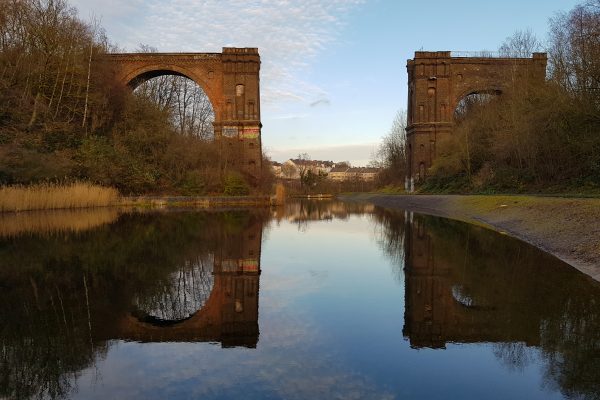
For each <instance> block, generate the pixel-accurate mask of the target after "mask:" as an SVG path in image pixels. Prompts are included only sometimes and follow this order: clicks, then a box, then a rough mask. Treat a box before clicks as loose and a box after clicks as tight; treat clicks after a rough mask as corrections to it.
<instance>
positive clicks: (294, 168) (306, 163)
mask: <svg viewBox="0 0 600 400" xmlns="http://www.w3.org/2000/svg"><path fill="white" fill-rule="evenodd" d="M334 166H335V163H334V162H333V161H321V160H302V159H298V158H295V159H289V160H287V161H286V162H284V163H283V164H282V165H281V177H282V178H285V179H300V173H301V172H302V171H312V172H313V173H314V174H321V175H328V174H329V171H331V169H332V168H333V167H334Z"/></svg>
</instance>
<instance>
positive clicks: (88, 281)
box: [0, 211, 265, 399]
mask: <svg viewBox="0 0 600 400" xmlns="http://www.w3.org/2000/svg"><path fill="white" fill-rule="evenodd" d="M263 218H265V213H264V212H260V211H259V212H256V213H252V212H233V211H231V212H212V213H208V212H207V213H164V214H141V215H135V214H134V215H130V214H125V215H121V216H120V217H119V218H118V220H117V221H116V222H115V223H113V224H111V225H101V226H99V227H97V228H95V229H90V230H88V231H82V232H77V233H61V234H60V235H49V234H47V233H44V234H43V235H34V234H27V235H23V236H19V237H11V238H4V239H0V321H2V324H1V325H0V349H1V350H0V398H10V399H13V398H15V399H24V398H31V397H49V398H63V397H69V393H70V392H71V391H72V390H73V389H74V385H75V382H76V378H77V376H78V375H79V372H80V371H81V370H83V369H85V368H87V367H89V366H91V365H93V364H94V363H95V360H96V359H97V358H98V357H102V356H103V354H105V353H106V351H107V349H108V344H107V341H106V340H107V339H109V338H114V337H115V330H116V329H118V327H117V322H118V321H119V320H120V319H121V318H122V316H124V315H130V312H131V311H134V310H135V309H136V308H138V307H139V306H140V305H145V306H147V307H145V308H144V311H149V312H152V313H153V314H152V315H154V316H156V317H158V318H164V319H176V318H180V317H185V315H186V314H187V315H189V313H190V312H194V311H195V310H193V308H194V307H196V306H199V305H201V304H204V302H205V301H206V298H207V297H208V293H210V291H209V290H210V289H209V288H210V287H212V279H213V275H212V269H213V261H214V260H213V254H217V253H219V252H220V251H221V248H222V247H223V245H224V244H225V243H224V241H223V238H224V237H232V238H234V237H240V236H239V233H240V232H243V231H244V228H245V227H246V226H255V225H257V226H258V227H259V228H260V226H261V225H260V221H262V220H263ZM236 235H237V236H236ZM258 242H259V243H260V239H258ZM162 307H166V308H164V309H163V308H162Z"/></svg>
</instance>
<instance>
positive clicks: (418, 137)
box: [406, 51, 547, 188]
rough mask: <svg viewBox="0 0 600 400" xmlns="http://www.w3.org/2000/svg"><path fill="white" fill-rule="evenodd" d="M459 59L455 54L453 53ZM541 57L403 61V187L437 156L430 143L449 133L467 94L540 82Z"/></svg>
mask: <svg viewBox="0 0 600 400" xmlns="http://www.w3.org/2000/svg"><path fill="white" fill-rule="evenodd" d="M459 55H460V54H459ZM546 62H547V55H546V53H533V56H532V57H531V58H502V57H493V56H488V55H484V56H481V57H460V56H454V54H453V53H452V52H450V51H433V52H431V51H417V52H415V57H414V59H412V60H408V62H407V64H406V69H407V71H408V110H407V117H408V120H407V128H406V134H407V142H408V160H407V161H408V172H407V186H410V187H411V188H414V184H415V183H418V182H419V181H422V180H423V178H425V176H426V175H427V170H428V169H429V168H430V167H431V165H432V163H433V161H434V160H435V158H436V155H437V150H438V149H437V148H436V144H438V143H439V142H442V141H443V140H444V139H446V138H447V137H449V136H450V135H452V131H453V126H454V110H456V108H457V106H458V104H459V103H460V101H461V100H462V99H463V98H465V97H467V96H469V95H472V94H481V93H491V94H501V93H503V92H505V91H507V90H509V89H510V88H511V87H513V85H516V84H519V82H522V81H523V79H529V80H530V81H533V82H543V81H544V79H545V77H546Z"/></svg>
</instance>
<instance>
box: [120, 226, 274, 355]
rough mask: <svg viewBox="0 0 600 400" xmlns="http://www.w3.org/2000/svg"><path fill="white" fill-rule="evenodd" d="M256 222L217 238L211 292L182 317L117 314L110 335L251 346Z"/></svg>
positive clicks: (256, 282)
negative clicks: (166, 318)
mask: <svg viewBox="0 0 600 400" xmlns="http://www.w3.org/2000/svg"><path fill="white" fill-rule="evenodd" d="M261 240H262V224H261V223H252V224H251V225H250V226H248V227H247V228H246V229H244V230H241V231H239V232H237V233H233V234H228V235H226V236H225V237H223V243H224V248H223V249H220V250H219V251H217V252H215V254H214V267H213V276H214V283H213V286H212V291H211V292H210V295H209V297H208V299H207V300H206V302H205V303H204V306H203V307H202V308H201V309H200V310H198V311H196V312H195V313H194V314H193V315H191V316H190V317H188V318H183V319H180V320H174V321H164V320H160V319H157V318H153V317H152V316H150V315H148V314H147V313H144V312H140V311H139V310H136V311H134V312H132V313H128V314H126V315H123V316H122V317H121V318H120V320H119V322H118V324H117V328H116V332H114V333H113V334H112V335H111V337H112V338H118V339H124V340H135V341H141V342H181V341H185V342H220V343H221V344H222V346H223V347H230V346H246V347H256V344H257V342H258V335H259V330H258V292H259V279H260V246H261Z"/></svg>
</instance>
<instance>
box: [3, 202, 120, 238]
mask: <svg viewBox="0 0 600 400" xmlns="http://www.w3.org/2000/svg"><path fill="white" fill-rule="evenodd" d="M118 216H119V211H118V210H117V208H114V207H103V208H93V209H79V210H53V211H31V212H26V213H0V238H3V237H16V236H20V235H42V236H47V235H56V234H66V233H80V232H85V231H87V230H90V229H93V228H96V227H99V226H102V225H105V224H110V223H112V222H115V221H116V220H117V218H118Z"/></svg>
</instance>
